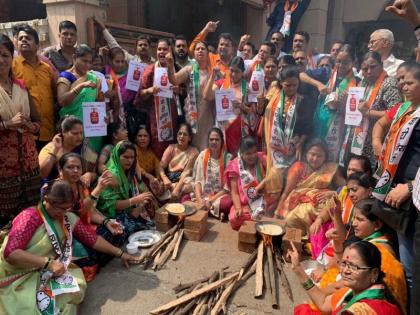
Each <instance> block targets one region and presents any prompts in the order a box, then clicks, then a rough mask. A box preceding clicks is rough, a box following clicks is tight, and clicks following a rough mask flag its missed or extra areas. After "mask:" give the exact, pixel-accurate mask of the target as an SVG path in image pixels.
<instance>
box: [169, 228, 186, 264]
mask: <svg viewBox="0 0 420 315" xmlns="http://www.w3.org/2000/svg"><path fill="white" fill-rule="evenodd" d="M183 236H184V229H181V230H179V231H178V236H177V237H178V239H177V241H176V245H175V248H174V251H173V252H172V260H175V259H176V256H178V251H179V246H180V245H181V242H182V237H183Z"/></svg>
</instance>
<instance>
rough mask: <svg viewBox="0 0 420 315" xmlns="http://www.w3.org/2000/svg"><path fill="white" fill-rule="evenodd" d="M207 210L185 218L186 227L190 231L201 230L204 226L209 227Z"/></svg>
mask: <svg viewBox="0 0 420 315" xmlns="http://www.w3.org/2000/svg"><path fill="white" fill-rule="evenodd" d="M207 218H208V212H207V211H202V210H200V211H197V212H196V213H194V214H192V215H190V216H188V217H186V218H185V221H184V228H185V229H186V230H190V231H199V230H200V229H203V226H206V227H207Z"/></svg>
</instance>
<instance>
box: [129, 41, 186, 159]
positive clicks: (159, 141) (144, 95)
mask: <svg viewBox="0 0 420 315" xmlns="http://www.w3.org/2000/svg"><path fill="white" fill-rule="evenodd" d="M170 48H171V45H170V43H169V41H168V39H166V38H161V39H159V41H158V43H157V59H158V60H157V61H156V63H154V64H152V65H149V66H147V67H146V69H145V70H144V73H143V76H142V79H141V88H140V89H139V91H138V93H137V96H136V99H135V101H134V103H135V104H136V105H137V106H139V107H140V109H141V110H142V111H143V112H144V113H145V114H147V122H146V126H147V128H148V130H150V133H151V148H152V150H153V152H155V154H156V155H157V157H158V158H161V157H162V155H163V152H164V151H165V149H166V148H167V147H168V145H170V144H172V143H174V142H175V141H176V131H177V130H178V120H177V119H178V114H177V111H178V109H177V100H178V97H179V96H178V95H177V94H178V93H179V87H178V86H176V85H175V86H171V87H170V89H171V90H172V92H173V94H172V97H170V98H168V97H162V96H159V95H158V93H159V92H160V88H159V87H158V86H156V82H155V77H156V79H158V78H157V76H158V74H159V73H161V72H160V71H161V70H163V69H164V70H163V71H165V70H166V71H168V69H167V67H168V64H167V61H166V55H167V54H168V52H169V50H170ZM160 68H163V69H160ZM166 76H167V74H162V76H160V81H161V82H163V83H164V84H165V85H167V84H168V82H167V78H166ZM168 96H169V95H168ZM179 110H180V108H179Z"/></svg>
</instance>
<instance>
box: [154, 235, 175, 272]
mask: <svg viewBox="0 0 420 315" xmlns="http://www.w3.org/2000/svg"><path fill="white" fill-rule="evenodd" d="M176 242H177V238H176V237H174V238H172V240H171V242H170V243H169V244H168V245H167V246H166V249H165V250H164V251H163V253H162V255H160V258H159V260H158V261H157V262H156V263H155V264H154V265H153V269H154V270H159V269H160V268H161V267H162V266H163V265H164V264H165V262H166V261H167V260H168V258H169V256H170V255H171V253H172V251H173V250H174V248H175V246H176Z"/></svg>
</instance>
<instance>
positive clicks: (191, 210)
mask: <svg viewBox="0 0 420 315" xmlns="http://www.w3.org/2000/svg"><path fill="white" fill-rule="evenodd" d="M168 205H170V204H168ZM168 205H166V206H165V210H166V211H167V212H168V213H169V214H170V215H175V216H182V215H183V216H187V217H188V216H190V215H192V214H194V213H196V212H197V208H196V207H194V206H192V205H187V204H181V203H179V204H175V205H180V206H182V207H183V208H184V212H178V211H175V212H173V211H171V207H169V208H168ZM172 205H173V204H172Z"/></svg>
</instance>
